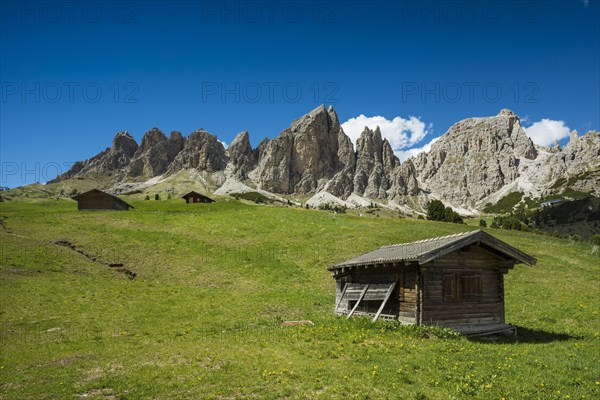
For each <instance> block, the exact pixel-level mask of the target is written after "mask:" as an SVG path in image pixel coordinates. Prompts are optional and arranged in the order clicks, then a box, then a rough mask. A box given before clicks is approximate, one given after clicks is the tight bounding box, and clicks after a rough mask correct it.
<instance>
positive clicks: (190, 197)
mask: <svg viewBox="0 0 600 400" xmlns="http://www.w3.org/2000/svg"><path fill="white" fill-rule="evenodd" d="M181 198H182V199H185V202H186V203H189V204H191V203H214V202H215V201H214V200H213V199H211V198H210V197H206V196H205V195H203V194H200V193H197V192H194V191H191V192H189V193H188V194H186V195H184V196H182V197H181Z"/></svg>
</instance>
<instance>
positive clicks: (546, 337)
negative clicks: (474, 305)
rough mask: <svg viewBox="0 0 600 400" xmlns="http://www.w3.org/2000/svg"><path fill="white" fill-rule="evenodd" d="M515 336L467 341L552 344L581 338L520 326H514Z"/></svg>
mask: <svg viewBox="0 0 600 400" xmlns="http://www.w3.org/2000/svg"><path fill="white" fill-rule="evenodd" d="M515 327H516V328H517V336H505V335H490V336H476V337H470V338H469V340H470V341H472V342H481V343H532V344H534V343H540V344H544V343H552V342H563V341H566V340H573V339H574V340H580V339H583V337H582V336H573V335H569V334H567V333H556V332H548V331H544V330H539V329H530V328H525V327H522V326H516V325H515Z"/></svg>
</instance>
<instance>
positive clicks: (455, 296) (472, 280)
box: [443, 272, 483, 300]
mask: <svg viewBox="0 0 600 400" xmlns="http://www.w3.org/2000/svg"><path fill="white" fill-rule="evenodd" d="M482 294H483V289H482V284H481V274H477V273H471V272H469V273H462V274H459V273H446V274H444V286H443V297H444V300H460V299H470V298H477V297H481V295H482Z"/></svg>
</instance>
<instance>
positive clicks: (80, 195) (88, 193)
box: [71, 189, 135, 208]
mask: <svg viewBox="0 0 600 400" xmlns="http://www.w3.org/2000/svg"><path fill="white" fill-rule="evenodd" d="M93 193H101V194H104V195H106V196H109V197H112V198H113V199H115V200H117V201H120V202H121V203H123V204H126V205H127V206H128V207H130V208H135V207H134V206H132V205H131V204H129V203H127V202H126V201H125V200H123V199H121V198H119V197H117V196H115V195H112V194H110V193H106V192H103V191H102V190H100V189H92V190H88V191H87V192H83V193H80V194H78V195H76V196H73V197H71V198H72V199H73V200H76V201H79V199H80V198H83V197H86V196H88V195H90V194H93Z"/></svg>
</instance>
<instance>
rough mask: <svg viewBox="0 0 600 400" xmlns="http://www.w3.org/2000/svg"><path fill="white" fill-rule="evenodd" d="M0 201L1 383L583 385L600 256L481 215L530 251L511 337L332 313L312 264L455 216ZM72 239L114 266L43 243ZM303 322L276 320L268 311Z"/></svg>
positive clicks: (555, 393) (35, 393)
mask: <svg viewBox="0 0 600 400" xmlns="http://www.w3.org/2000/svg"><path fill="white" fill-rule="evenodd" d="M134 205H135V206H136V208H135V210H133V211H130V212H77V211H76V210H75V207H74V203H73V202H72V201H66V200H60V201H55V200H30V201H27V202H5V203H0V216H6V217H8V218H7V219H6V223H5V224H6V228H7V229H8V232H7V230H3V229H1V228H0V239H1V248H0V250H1V253H0V296H1V297H0V300H1V305H0V339H1V342H0V343H1V344H0V350H1V351H0V398H6V399H17V398H18V399H45V398H47V399H54V398H83V397H85V398H129V399H138V398H158V399H173V398H307V397H308V398H332V397H333V398H336V397H337V398H348V397H349V398H433V399H448V398H482V399H493V398H497V399H500V398H507V399H510V398H515V399H520V398H544V399H546V398H557V399H558V398H560V399H562V398H567V396H569V398H597V397H598V395H599V394H600V371H599V368H598V365H600V333H599V331H600V316H599V315H598V311H599V309H600V293H599V289H598V288H599V287H600V276H599V274H598V272H599V267H598V265H599V263H598V261H599V258H598V256H597V255H592V254H591V247H590V245H586V244H582V243H569V242H565V241H560V240H557V239H554V238H550V237H545V236H539V235H534V234H527V233H521V232H509V231H500V230H491V232H492V234H494V235H496V236H497V237H499V238H500V239H502V240H506V241H507V242H508V243H511V244H513V245H515V246H517V247H519V248H521V249H522V250H524V251H526V252H528V253H530V254H533V255H535V256H536V257H537V258H538V259H539V263H538V265H537V266H536V267H533V268H527V267H524V266H517V267H516V268H515V269H514V270H513V271H511V272H510V273H509V275H508V276H507V279H506V315H507V322H509V323H513V324H516V325H518V326H519V327H520V336H519V339H518V340H517V341H505V342H501V343H486V342H475V341H468V340H467V339H465V338H455V337H452V336H451V335H448V334H447V333H445V332H443V331H439V330H424V329H416V328H414V327H399V326H398V325H396V324H389V323H377V324H371V323H370V322H368V321H365V320H363V319H354V320H345V319H340V318H337V317H335V316H333V315H332V308H333V302H334V281H333V279H332V278H331V276H330V274H329V273H328V272H327V271H326V266H327V265H329V264H331V263H335V262H338V261H341V260H343V259H345V258H347V257H350V256H353V255H357V254H360V253H362V252H365V251H368V250H371V249H373V248H375V247H378V246H380V245H383V244H389V243H394V242H403V241H409V240H417V239H422V238H427V237H431V236H437V235H444V234H449V233H453V232H458V231H461V230H464V229H472V227H465V226H460V225H455V224H444V223H432V222H428V221H418V220H405V219H391V218H372V217H371V218H367V217H362V218H361V217H357V216H349V215H337V216H335V217H333V215H332V214H329V213H326V212H321V211H307V210H301V209H290V208H283V207H281V208H280V207H267V206H254V205H249V204H242V203H239V202H237V201H235V200H229V201H227V202H221V203H216V204H210V205H205V204H196V205H185V204H181V203H180V202H179V201H178V200H173V201H168V202H167V201H161V202H154V201H150V202H134ZM56 240H68V241H70V242H73V243H74V244H76V245H77V246H78V248H81V249H82V250H84V251H85V252H87V253H89V254H93V255H95V256H96V257H97V258H98V260H100V261H103V262H119V263H123V264H124V268H127V269H130V270H132V271H135V272H136V273H137V278H136V279H135V280H129V279H127V278H126V277H125V276H124V275H123V274H119V273H118V272H116V271H115V270H114V269H111V268H110V267H108V266H106V265H105V264H102V263H99V262H92V261H89V260H87V259H86V258H84V257H83V256H82V255H80V254H78V253H75V252H73V251H72V250H70V249H68V248H65V247H59V246H56V245H53V244H52V243H53V242H54V241H56ZM296 319H311V320H312V321H314V322H315V326H314V327H310V328H309V327H293V328H285V329H282V328H280V327H279V324H280V322H281V321H282V320H296Z"/></svg>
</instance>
